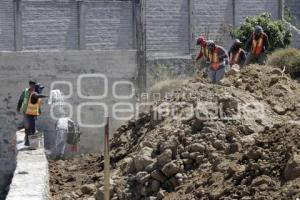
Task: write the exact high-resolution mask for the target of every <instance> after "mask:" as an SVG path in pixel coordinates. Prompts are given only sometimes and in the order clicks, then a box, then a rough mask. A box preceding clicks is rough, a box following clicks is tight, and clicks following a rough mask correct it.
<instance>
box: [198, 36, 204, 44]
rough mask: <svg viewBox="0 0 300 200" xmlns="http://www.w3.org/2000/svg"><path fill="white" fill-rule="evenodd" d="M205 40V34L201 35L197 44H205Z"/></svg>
mask: <svg viewBox="0 0 300 200" xmlns="http://www.w3.org/2000/svg"><path fill="white" fill-rule="evenodd" d="M204 42H205V38H204V37H203V36H200V37H199V38H198V39H197V45H200V44H203V43H204Z"/></svg>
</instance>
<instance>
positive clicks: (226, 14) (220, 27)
mask: <svg viewBox="0 0 300 200" xmlns="http://www.w3.org/2000/svg"><path fill="white" fill-rule="evenodd" d="M194 2H195V7H194V15H193V23H194V36H195V37H194V41H195V39H196V37H197V36H198V35H205V36H206V37H208V38H209V39H212V40H215V41H218V42H219V43H221V44H222V45H224V44H225V45H226V44H228V42H227V41H230V43H231V40H230V38H229V32H228V30H229V27H228V26H229V25H230V24H231V25H232V24H233V19H234V18H233V1H232V0H223V1H219V0H201V1H194ZM194 45H195V44H194ZM227 46H228V45H227Z"/></svg>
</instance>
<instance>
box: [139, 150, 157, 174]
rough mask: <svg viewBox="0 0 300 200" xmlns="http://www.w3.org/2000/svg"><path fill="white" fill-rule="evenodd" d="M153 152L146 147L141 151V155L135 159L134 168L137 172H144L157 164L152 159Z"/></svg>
mask: <svg viewBox="0 0 300 200" xmlns="http://www.w3.org/2000/svg"><path fill="white" fill-rule="evenodd" d="M152 152H153V149H151V148H149V147H144V148H143V149H142V150H141V153H140V155H137V156H136V157H135V158H134V166H135V169H136V170H137V171H144V170H145V168H146V167H147V166H148V165H151V164H153V163H154V162H155V160H154V159H152V158H151V155H152Z"/></svg>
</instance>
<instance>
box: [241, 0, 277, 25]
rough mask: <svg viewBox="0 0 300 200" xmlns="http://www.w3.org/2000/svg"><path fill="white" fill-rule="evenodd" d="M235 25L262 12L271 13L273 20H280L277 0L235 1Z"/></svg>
mask: <svg viewBox="0 0 300 200" xmlns="http://www.w3.org/2000/svg"><path fill="white" fill-rule="evenodd" d="M235 2H236V9H235V10H236V24H239V23H241V22H243V21H244V19H245V18H246V17H248V16H252V15H257V14H260V13H262V12H269V13H271V15H272V17H273V18H274V19H278V18H280V16H279V13H280V10H279V9H280V5H279V1H278V0H251V1H249V0H236V1H235Z"/></svg>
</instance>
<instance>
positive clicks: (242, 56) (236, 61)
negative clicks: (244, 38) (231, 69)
mask: <svg viewBox="0 0 300 200" xmlns="http://www.w3.org/2000/svg"><path fill="white" fill-rule="evenodd" d="M228 55H229V65H230V66H232V65H239V66H243V65H244V63H245V61H246V53H245V51H244V49H242V42H241V41H240V40H239V39H236V40H235V41H234V43H233V45H232V46H231V48H230V50H229V52H228Z"/></svg>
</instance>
